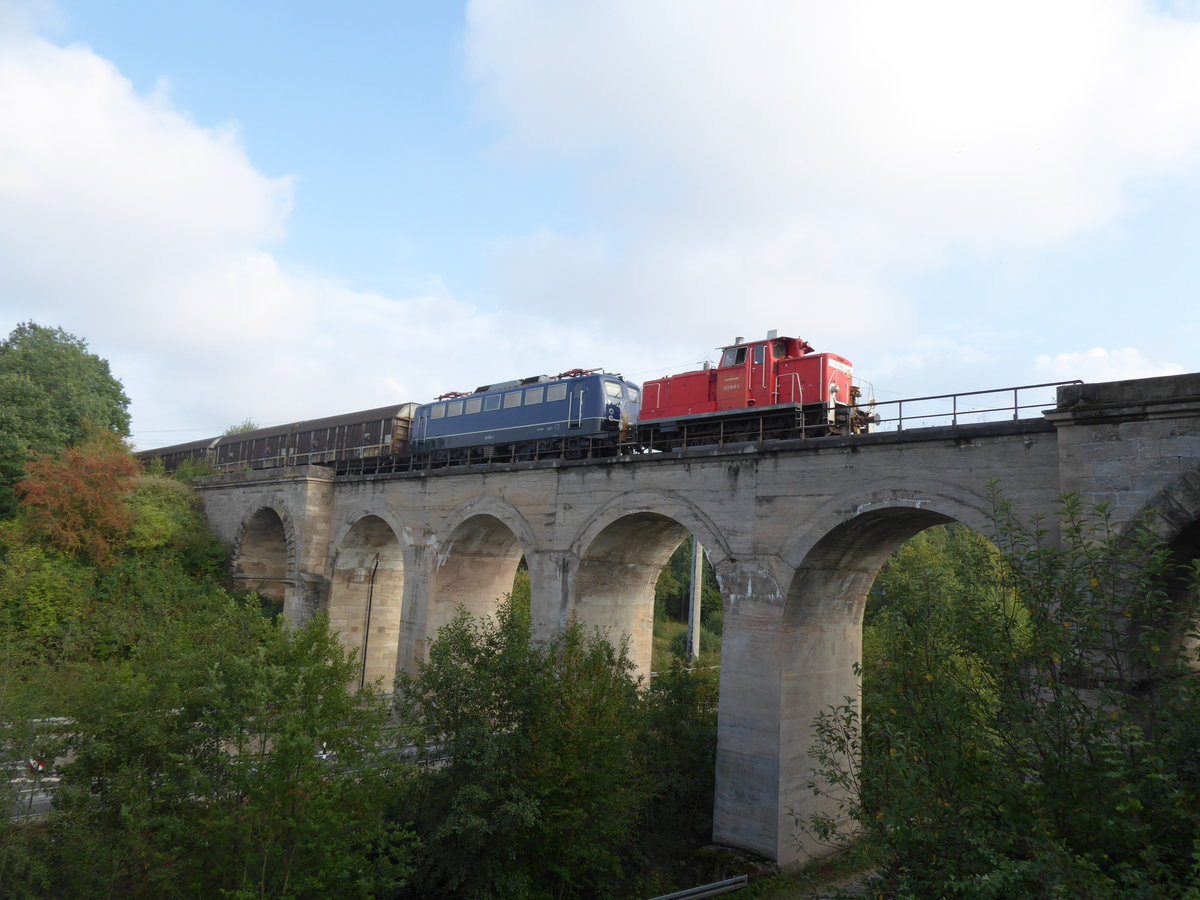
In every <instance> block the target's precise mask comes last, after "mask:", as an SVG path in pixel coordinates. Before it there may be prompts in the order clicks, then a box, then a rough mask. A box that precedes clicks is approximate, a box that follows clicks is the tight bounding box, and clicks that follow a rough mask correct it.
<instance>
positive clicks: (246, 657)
mask: <svg viewBox="0 0 1200 900" xmlns="http://www.w3.org/2000/svg"><path fill="white" fill-rule="evenodd" d="M191 613H192V615H191V616H190V617H189V620H188V621H187V622H186V623H182V622H180V623H174V626H173V627H168V628H162V629H158V630H156V631H154V632H153V633H148V634H146V635H145V636H144V639H143V640H142V641H141V642H140V643H139V644H138V645H137V646H136V648H135V649H134V651H133V653H132V654H131V656H130V657H129V658H128V659H126V660H123V661H122V662H121V663H120V664H114V665H107V666H103V667H98V668H97V667H89V668H88V670H87V672H86V677H85V678H83V679H82V683H81V686H80V688H79V689H78V691H77V692H76V694H75V696H74V697H73V698H72V699H73V703H72V704H71V712H72V720H73V723H74V725H73V729H72V732H71V734H70V735H69V737H68V738H67V740H66V741H65V744H66V746H65V748H64V749H65V750H66V751H67V752H70V753H72V754H73V760H72V762H71V763H70V764H69V765H67V766H64V767H63V768H62V782H61V783H60V785H59V787H58V789H57V796H56V805H57V812H56V815H55V817H54V819H53V821H52V824H51V829H50V834H49V839H48V846H47V850H48V851H49V853H51V854H59V856H58V858H57V860H56V866H55V868H56V869H57V870H58V871H59V873H60V874H59V876H58V877H59V878H60V879H61V881H62V883H63V884H65V885H66V887H67V888H68V892H69V893H70V894H71V895H72V896H97V895H99V894H101V893H104V892H105V891H107V890H108V889H110V888H111V887H112V886H114V885H119V886H121V887H122V893H125V894H132V895H135V896H145V897H163V896H218V895H225V896H233V897H262V896H289V897H328V896H361V897H366V896H373V895H374V894H376V893H377V892H378V891H379V890H381V889H384V888H391V887H394V886H395V885H396V883H397V881H398V880H399V879H400V878H401V877H402V876H403V874H404V865H403V860H404V855H405V853H406V850H405V846H406V844H407V839H406V837H405V836H404V834H403V833H402V832H399V831H397V830H395V829H391V828H389V827H388V826H386V825H385V824H384V819H383V815H382V811H383V805H384V804H385V803H386V798H387V796H388V794H387V788H386V786H387V784H388V781H389V778H390V772H389V770H390V763H389V762H388V758H387V757H386V756H385V755H384V749H385V747H386V746H387V744H388V743H389V742H388V740H387V738H388V732H387V729H386V728H385V725H386V720H387V710H386V706H385V704H384V703H383V702H382V701H381V698H378V697H375V696H374V695H372V694H371V693H370V692H369V691H368V692H361V693H359V694H357V695H351V694H349V693H348V692H347V691H346V688H345V686H346V684H347V683H348V682H349V681H350V679H351V678H352V677H353V675H354V673H355V671H356V668H357V667H356V664H355V662H354V660H353V658H352V657H351V656H350V655H349V654H347V653H346V651H344V650H343V649H342V647H341V645H340V643H339V642H338V640H337V638H336V636H334V635H332V634H331V633H330V632H329V630H328V628H327V626H326V623H325V621H324V620H323V619H316V620H314V621H313V622H312V623H310V624H309V625H307V626H305V627H303V628H301V629H299V630H296V631H291V630H287V629H284V628H282V627H279V626H277V625H275V624H273V623H271V622H269V621H267V620H265V619H263V618H262V617H261V616H259V615H258V614H257V613H256V612H254V611H252V610H249V609H247V608H244V607H240V606H238V605H237V604H235V603H233V602H231V601H229V600H224V601H222V600H220V598H218V597H215V596H211V597H210V598H209V605H208V606H207V607H206V608H205V609H203V610H191ZM67 850H69V854H68V853H64V852H62V851H67Z"/></svg>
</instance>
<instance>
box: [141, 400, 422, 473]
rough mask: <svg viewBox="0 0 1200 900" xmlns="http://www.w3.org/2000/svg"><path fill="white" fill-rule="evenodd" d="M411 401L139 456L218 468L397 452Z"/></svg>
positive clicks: (404, 442) (408, 424) (404, 444)
mask: <svg viewBox="0 0 1200 900" xmlns="http://www.w3.org/2000/svg"><path fill="white" fill-rule="evenodd" d="M416 407H417V404H415V403H401V404H396V405H392V406H381V407H379V408H377V409H367V410H362V411H360V412H354V413H344V414H342V415H340V416H329V417H328V418H324V419H308V420H305V421H302V422H290V423H288V424H286V425H275V426H271V427H269V428H255V429H253V430H251V431H242V432H236V433H234V434H227V435H222V436H221V437H218V438H208V439H206V440H203V441H192V442H190V443H187V444H176V445H174V446H171V447H160V448H158V449H155V450H144V451H142V452H140V453H139V454H138V456H139V457H140V458H141V459H143V460H147V461H149V460H152V459H161V460H162V461H163V465H164V466H165V467H166V469H167V471H173V470H174V469H175V468H177V467H178V466H179V464H180V463H181V462H183V461H184V460H185V459H192V460H197V461H202V462H205V463H207V464H209V465H211V466H212V467H213V468H214V469H215V470H216V471H218V472H229V471H237V470H241V469H265V468H271V467H273V466H304V465H312V464H315V465H333V464H335V463H337V462H338V461H341V460H358V459H366V458H371V457H383V456H397V455H403V454H405V453H407V451H408V440H409V434H410V431H411V429H412V418H413V412H414V411H415V410H416Z"/></svg>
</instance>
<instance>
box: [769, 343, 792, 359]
mask: <svg viewBox="0 0 1200 900" xmlns="http://www.w3.org/2000/svg"><path fill="white" fill-rule="evenodd" d="M771 348H772V352H773V355H774V357H775V358H776V359H787V355H788V352H787V341H775V342H774V343H772V344H771Z"/></svg>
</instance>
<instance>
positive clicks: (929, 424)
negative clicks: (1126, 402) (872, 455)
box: [872, 380, 1082, 431]
mask: <svg viewBox="0 0 1200 900" xmlns="http://www.w3.org/2000/svg"><path fill="white" fill-rule="evenodd" d="M1081 383H1082V382H1080V381H1078V380H1076V381H1048V382H1045V383H1043V384H1024V385H1020V386H1018V387H1007V388H995V389H992V390H986V391H965V392H959V393H956V394H937V395H935V396H932V397H913V398H909V399H905V400H886V401H884V402H882V403H875V404H873V406H872V408H873V410H874V412H875V413H876V415H878V416H879V422H878V423H877V424H876V426H875V430H876V431H904V430H906V429H908V430H911V429H913V428H935V427H938V426H954V425H973V424H979V423H983V422H1005V421H1012V422H1017V421H1019V420H1020V419H1022V418H1025V417H1024V416H1022V413H1024V412H1028V411H1031V410H1044V409H1048V408H1049V407H1052V406H1054V405H1055V404H1056V403H1057V402H1058V400H1057V396H1056V393H1057V389H1058V388H1060V387H1065V386H1066V385H1070V384H1081Z"/></svg>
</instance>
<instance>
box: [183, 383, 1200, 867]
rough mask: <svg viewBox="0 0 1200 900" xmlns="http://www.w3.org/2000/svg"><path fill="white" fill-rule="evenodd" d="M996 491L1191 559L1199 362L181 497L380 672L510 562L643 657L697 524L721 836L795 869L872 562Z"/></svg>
mask: <svg viewBox="0 0 1200 900" xmlns="http://www.w3.org/2000/svg"><path fill="white" fill-rule="evenodd" d="M990 482H998V483H999V485H1000V488H1001V490H1002V491H1003V493H1004V495H1005V498H1006V499H1007V500H1008V501H1009V502H1010V503H1011V504H1012V506H1013V508H1014V511H1015V513H1016V514H1017V515H1018V516H1019V517H1020V518H1021V519H1022V520H1024V521H1028V520H1029V519H1031V518H1032V517H1033V516H1041V517H1042V518H1043V519H1044V521H1045V523H1046V524H1047V525H1048V526H1050V527H1051V528H1052V527H1053V523H1054V521H1055V514H1056V502H1057V497H1058V495H1059V494H1060V492H1063V491H1071V492H1074V493H1077V494H1079V495H1080V497H1081V498H1082V500H1083V501H1084V502H1085V503H1089V504H1094V503H1097V502H1104V503H1107V504H1108V505H1109V506H1110V507H1111V509H1112V510H1113V511H1114V514H1115V515H1116V517H1117V518H1118V520H1119V521H1121V522H1123V523H1129V522H1132V521H1133V520H1134V519H1135V518H1136V517H1137V516H1138V515H1139V514H1140V513H1142V512H1146V511H1148V512H1150V513H1151V514H1152V515H1153V516H1154V517H1155V518H1154V522H1155V525H1154V527H1155V528H1156V529H1158V532H1159V534H1160V536H1161V537H1163V538H1164V539H1165V540H1167V542H1168V543H1170V544H1172V546H1173V547H1175V549H1176V551H1177V553H1178V554H1180V555H1181V557H1185V558H1193V557H1195V556H1197V555H1200V374H1197V375H1185V376H1174V377H1169V378H1153V379H1142V380H1139V381H1132V382H1114V383H1109V384H1100V385H1073V386H1069V387H1065V388H1060V389H1059V394H1058V403H1057V405H1056V407H1055V408H1054V409H1052V410H1050V411H1047V412H1046V413H1045V414H1044V415H1043V417H1042V418H1040V419H1031V420H1019V421H1012V422H1002V423H988V424H981V425H959V426H955V427H945V428H929V429H921V430H918V431H906V432H901V433H895V432H892V433H882V434H874V435H864V436H858V437H854V438H829V439H822V440H810V441H795V442H785V443H778V444H763V445H737V446H731V447H725V448H711V449H706V450H701V451H688V452H683V451H678V452H675V453H669V454H647V455H644V456H633V457H619V458H615V459H607V460H600V461H560V460H555V461H549V462H542V463H517V464H511V465H505V466H498V467H492V468H486V469H483V468H471V469H461V470H440V471H433V472H413V473H403V474H400V475H388V476H354V477H343V478H335V477H334V476H333V475H332V474H331V473H330V470H328V469H322V468H320V467H304V468H294V469H277V470H264V471H254V472H247V473H239V474H230V475H215V476H210V477H208V478H206V479H201V480H200V482H199V484H198V490H199V492H200V495H201V497H202V499H203V501H204V504H205V508H206V510H207V512H208V515H209V519H210V522H211V523H212V525H213V527H214V529H215V530H216V531H217V533H218V534H219V535H221V536H222V537H224V538H226V539H227V540H229V541H231V542H233V543H234V545H235V574H236V575H237V577H238V578H239V579H241V580H243V581H244V582H246V583H250V582H253V581H255V579H257V580H258V582H260V583H262V584H264V585H267V586H268V589H269V590H271V589H273V590H276V591H277V593H279V594H280V595H281V599H282V600H283V604H284V613H285V615H286V616H287V617H288V619H289V620H291V621H293V622H302V621H304V620H305V619H306V618H307V617H309V616H311V615H312V614H313V612H314V611H315V610H317V609H325V610H328V611H329V614H330V617H331V620H333V621H334V624H335V627H337V628H338V629H339V631H340V632H341V633H342V636H343V640H344V641H346V643H347V645H348V646H352V647H355V648H356V649H360V650H361V649H363V645H364V643H365V645H366V646H365V649H366V653H365V660H366V663H365V668H364V673H363V675H364V678H365V679H366V680H374V679H375V678H382V679H383V680H384V681H385V682H386V680H387V678H388V676H389V675H390V674H392V673H394V672H395V671H398V670H411V669H412V668H413V667H414V666H415V665H416V664H417V663H418V661H420V660H421V659H423V658H424V656H425V653H426V650H427V646H428V641H429V639H430V637H431V636H432V635H434V634H435V633H436V629H437V627H438V626H439V625H440V624H441V623H443V622H445V621H446V620H447V619H448V617H449V616H450V615H452V614H453V610H454V609H455V608H456V606H457V605H458V604H460V603H461V604H463V605H465V606H467V607H468V608H469V609H471V610H472V611H473V612H475V613H477V614H486V613H489V612H491V611H492V610H493V609H494V608H495V603H496V601H497V598H498V597H499V596H500V595H501V594H503V593H505V592H507V591H508V590H510V589H511V585H512V578H513V573H514V571H515V569H516V566H517V564H518V561H519V560H520V559H521V557H522V556H523V557H524V558H525V560H526V563H527V565H528V568H529V573H530V585H531V594H532V609H533V616H534V623H535V627H536V628H537V629H539V631H540V632H541V633H544V634H549V633H551V632H553V631H554V630H555V629H558V628H561V627H562V625H563V623H564V622H565V621H566V620H567V617H568V616H570V615H576V616H578V617H579V618H580V619H581V620H582V621H583V622H584V623H585V624H587V625H589V626H596V627H600V628H602V629H606V630H608V631H609V632H610V633H611V634H613V635H614V636H618V635H619V636H622V637H626V638H628V640H629V641H630V642H631V648H632V650H633V654H634V659H635V661H637V663H638V665H639V666H640V668H641V669H642V670H643V671H647V670H648V668H649V658H650V655H649V646H650V628H651V620H652V616H653V593H654V583H655V579H656V578H657V575H658V572H659V571H660V569H661V566H662V564H663V563H665V561H666V560H667V558H668V557H669V556H670V554H671V552H672V550H673V549H674V548H675V546H676V545H677V544H678V542H679V541H680V540H682V539H683V538H684V537H685V536H687V535H688V534H689V533H690V534H694V535H695V536H696V537H697V538H698V539H699V540H700V541H701V543H703V544H704V546H705V547H706V549H707V551H708V555H709V558H710V561H711V562H712V564H713V566H714V569H715V571H716V574H717V580H718V582H719V585H720V588H721V593H722V597H723V604H724V610H725V618H724V623H725V628H724V637H723V645H722V670H721V694H720V710H719V719H718V742H717V771H716V783H717V793H716V801H715V809H714V839H715V840H717V841H721V842H724V843H728V844H732V845H735V846H740V847H744V848H747V849H750V850H754V851H756V852H759V853H762V854H763V855H766V856H769V857H772V858H774V859H777V860H779V861H780V862H781V863H783V864H784V865H795V864H799V863H802V862H804V861H805V860H806V859H808V858H810V857H811V856H814V855H818V853H819V850H818V849H817V848H816V847H813V846H809V845H806V844H803V843H801V842H799V841H798V840H797V839H796V835H795V834H794V828H793V825H792V813H793V812H794V813H796V814H799V815H801V816H806V815H807V814H809V813H810V812H815V811H817V806H816V804H818V803H820V802H822V801H819V800H818V799H817V798H814V797H812V796H811V791H809V790H807V789H806V788H805V782H806V781H807V779H808V777H809V775H810V769H811V763H810V762H809V759H808V756H807V749H808V747H809V745H810V742H811V730H810V728H811V724H810V723H811V720H812V718H813V716H814V715H816V713H818V712H819V711H821V710H822V709H824V708H826V707H827V706H828V705H830V704H835V703H838V702H840V701H841V699H842V698H843V697H844V696H847V695H855V694H856V693H857V690H858V686H857V683H856V680H855V678H854V675H853V667H854V664H855V663H856V662H858V661H859V660H860V658H861V645H862V614H863V608H864V606H865V603H866V597H867V593H868V591H869V589H870V586H871V583H872V582H873V580H874V578H875V575H876V573H877V572H878V571H879V568H880V567H881V566H882V564H883V562H884V561H885V560H886V559H887V557H888V556H890V555H891V553H892V552H893V551H894V550H895V549H896V548H897V547H898V546H899V545H900V544H902V543H903V542H904V541H905V540H907V539H908V538H909V537H911V536H912V535H914V534H916V533H917V532H919V531H921V530H923V529H925V528H927V527H930V526H931V525H935V524H940V523H944V522H949V521H957V522H961V523H963V524H965V525H967V526H969V527H972V528H974V529H976V530H979V531H986V527H985V526H986V522H987V516H988V509H989V503H990V497H989V495H990V492H989V489H988V484H989V483H990ZM1055 537H1056V536H1055V535H1054V534H1051V535H1050V538H1051V539H1055ZM368 609H370V613H369V616H368V612H367V610H368ZM356 629H357V630H356Z"/></svg>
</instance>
